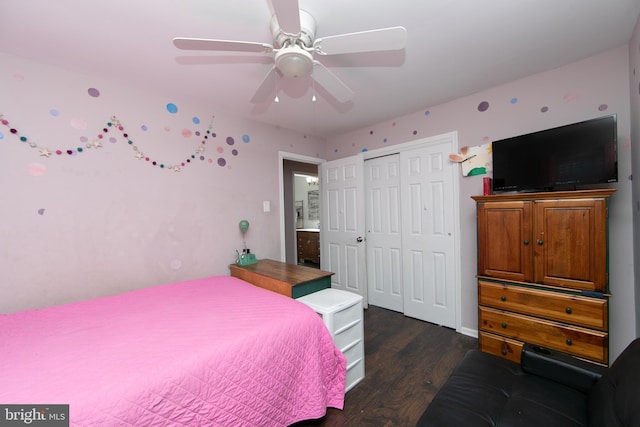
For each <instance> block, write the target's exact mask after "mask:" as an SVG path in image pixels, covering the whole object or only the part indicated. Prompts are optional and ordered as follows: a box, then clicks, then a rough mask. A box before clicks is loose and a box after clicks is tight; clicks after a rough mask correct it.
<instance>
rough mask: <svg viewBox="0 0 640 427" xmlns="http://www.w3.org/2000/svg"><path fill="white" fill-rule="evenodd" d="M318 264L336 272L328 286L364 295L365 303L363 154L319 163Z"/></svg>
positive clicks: (365, 302) (326, 269) (324, 268)
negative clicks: (319, 254)
mask: <svg viewBox="0 0 640 427" xmlns="http://www.w3.org/2000/svg"><path fill="white" fill-rule="evenodd" d="M319 170H320V177H321V181H320V194H321V200H320V205H321V206H322V215H321V216H320V233H321V234H320V242H321V245H322V249H321V251H320V253H321V254H322V256H321V257H320V268H322V269H323V270H325V271H331V272H333V273H335V274H334V275H333V276H331V287H333V288H337V289H343V290H346V291H351V292H354V293H357V294H359V295H362V296H363V302H364V307H365V308H366V307H367V304H368V303H367V271H366V251H365V243H364V240H365V218H364V217H365V215H364V158H363V156H362V155H361V154H360V155H356V156H352V157H347V158H344V159H338V160H333V161H330V162H325V163H321V164H320V169H319Z"/></svg>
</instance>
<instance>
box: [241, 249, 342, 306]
mask: <svg viewBox="0 0 640 427" xmlns="http://www.w3.org/2000/svg"><path fill="white" fill-rule="evenodd" d="M229 270H230V272H231V275H232V276H233V277H237V278H238V279H242V280H244V281H245V282H249V283H251V284H253V285H256V286H258V287H261V288H264V289H268V290H270V291H273V292H277V293H279V294H282V295H286V296H288V297H292V298H298V297H301V296H303V295H307V294H310V293H312V292H316V291H319V290H320V289H326V288H330V287H331V276H332V275H333V273H331V272H328V271H323V270H319V269H317V268H312V267H305V266H302V265H295V264H287V263H284V262H280V261H274V260H271V259H261V260H259V261H258V262H257V263H256V264H251V265H245V266H239V265H236V264H231V265H230V266H229Z"/></svg>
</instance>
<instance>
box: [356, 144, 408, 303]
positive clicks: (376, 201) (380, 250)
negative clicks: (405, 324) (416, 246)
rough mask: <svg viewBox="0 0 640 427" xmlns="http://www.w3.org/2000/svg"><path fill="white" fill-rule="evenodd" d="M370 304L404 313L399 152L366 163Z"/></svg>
mask: <svg viewBox="0 0 640 427" xmlns="http://www.w3.org/2000/svg"><path fill="white" fill-rule="evenodd" d="M364 175H365V188H366V197H365V200H366V210H365V211H366V215H365V218H366V225H367V285H368V296H369V304H372V305H375V306H377V307H382V308H386V309H388V310H394V311H399V312H401V313H402V312H404V309H403V296H402V234H401V232H402V223H401V221H402V219H401V213H400V209H401V204H400V203H401V200H400V155H399V154H392V155H388V156H383V157H377V158H375V159H368V160H366V161H365V162H364Z"/></svg>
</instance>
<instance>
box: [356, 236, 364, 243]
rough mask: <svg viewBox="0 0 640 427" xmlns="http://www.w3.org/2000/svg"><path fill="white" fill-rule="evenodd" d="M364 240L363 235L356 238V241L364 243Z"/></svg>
mask: <svg viewBox="0 0 640 427" xmlns="http://www.w3.org/2000/svg"><path fill="white" fill-rule="evenodd" d="M363 241H364V239H363V238H362V237H361V236H358V238H357V239H356V242H358V243H362V242H363Z"/></svg>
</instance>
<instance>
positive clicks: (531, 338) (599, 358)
mask: <svg viewBox="0 0 640 427" xmlns="http://www.w3.org/2000/svg"><path fill="white" fill-rule="evenodd" d="M479 323H480V329H481V330H482V331H484V332H491V333H494V334H496V335H502V336H504V337H507V338H512V339H516V340H519V341H523V342H528V343H531V344H538V345H542V346H545V347H549V348H552V349H555V350H559V351H563V352H565V353H569V354H573V355H575V356H578V357H583V358H586V359H589V360H593V361H596V362H599V363H604V364H606V363H608V361H609V353H608V347H609V346H608V334H607V333H605V332H601V331H595V330H589V329H584V328H580V327H577V326H568V325H564V324H561V323H556V322H552V321H548V320H543V319H538V318H535V317H530V316H525V315H521V314H516V313H510V312H507V311H501V310H495V309H492V308H488V307H479Z"/></svg>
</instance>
